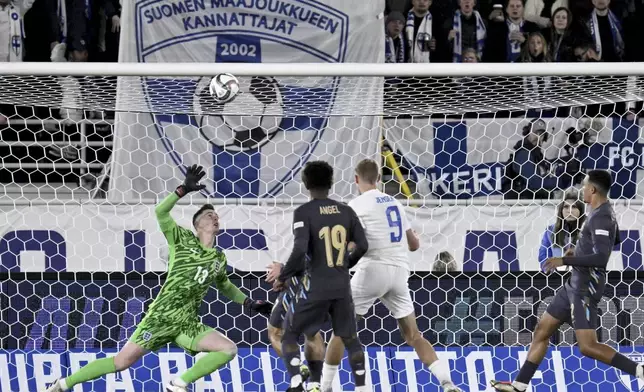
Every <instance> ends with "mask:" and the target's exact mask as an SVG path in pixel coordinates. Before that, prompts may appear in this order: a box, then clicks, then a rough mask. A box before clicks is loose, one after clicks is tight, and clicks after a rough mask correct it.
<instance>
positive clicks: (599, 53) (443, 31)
mask: <svg viewBox="0 0 644 392" xmlns="http://www.w3.org/2000/svg"><path fill="white" fill-rule="evenodd" d="M386 14H387V18H386V31H387V38H386V42H387V46H386V53H387V62H392V63H402V62H408V63H409V62H411V63H429V62H480V61H482V62H497V63H498V62H551V61H555V62H573V61H606V62H619V61H642V60H643V59H644V51H643V50H642V49H644V43H643V42H642V40H643V39H644V26H642V23H641V20H642V16H644V2H643V1H642V0H612V1H611V0H504V1H494V0H481V1H478V2H477V1H476V0H456V1H449V0H443V1H434V0H406V1H405V0H392V1H388V2H387V12H386Z"/></svg>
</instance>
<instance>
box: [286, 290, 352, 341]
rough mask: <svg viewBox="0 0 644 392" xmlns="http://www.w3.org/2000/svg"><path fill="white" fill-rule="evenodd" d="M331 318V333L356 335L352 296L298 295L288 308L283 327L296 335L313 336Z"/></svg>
mask: <svg viewBox="0 0 644 392" xmlns="http://www.w3.org/2000/svg"><path fill="white" fill-rule="evenodd" d="M329 317H330V318H331V326H332V327H333V333H334V334H335V335H336V336H339V337H342V338H353V337H356V336H357V335H358V333H357V328H358V327H357V324H356V314H355V307H354V306H353V298H352V297H351V295H350V294H349V295H347V296H346V297H344V298H337V299H325V300H314V299H310V298H303V297H299V298H298V300H297V301H296V302H295V304H294V306H292V307H290V308H289V309H288V312H287V314H286V320H285V324H284V327H285V328H288V330H289V331H291V332H294V333H295V334H296V335H301V334H304V335H306V336H313V335H315V334H316V333H317V332H318V331H320V330H321V329H322V327H323V326H324V324H325V322H326V321H327V320H328V318H329Z"/></svg>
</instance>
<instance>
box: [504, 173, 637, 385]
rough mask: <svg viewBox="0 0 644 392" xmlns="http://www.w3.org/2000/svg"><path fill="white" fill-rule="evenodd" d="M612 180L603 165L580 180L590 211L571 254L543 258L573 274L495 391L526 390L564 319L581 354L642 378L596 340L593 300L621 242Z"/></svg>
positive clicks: (633, 366) (548, 269)
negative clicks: (513, 372) (521, 359)
mask: <svg viewBox="0 0 644 392" xmlns="http://www.w3.org/2000/svg"><path fill="white" fill-rule="evenodd" d="M611 183H612V179H611V175H610V173H609V172H607V171H605V170H592V171H590V172H588V175H587V176H586V178H585V180H584V189H583V194H584V201H585V202H586V203H588V205H589V206H590V208H591V212H590V213H589V214H588V218H587V220H586V223H585V224H584V226H583V227H582V231H581V237H580V238H579V240H578V241H577V245H576V247H575V249H574V255H568V254H567V255H566V256H564V257H553V258H550V259H548V260H546V262H545V265H544V268H545V269H546V272H552V271H554V270H556V268H557V267H560V266H562V265H568V266H571V267H572V275H571V276H570V278H569V279H568V280H567V281H566V283H565V284H564V286H563V287H561V288H560V289H559V290H558V291H557V294H556V295H555V299H554V300H553V301H552V303H551V304H550V305H549V306H548V309H546V313H544V315H543V317H541V319H540V320H539V323H538V324H537V327H536V329H535V331H534V334H533V337H532V344H531V345H530V350H529V351H528V357H527V359H526V361H525V363H524V364H523V366H521V369H520V370H519V374H518V375H517V378H516V380H515V381H514V382H512V383H508V382H500V381H494V380H492V381H491V384H492V386H493V387H494V388H495V389H496V390H497V391H502V392H523V391H525V390H526V389H527V387H528V384H529V383H530V380H531V379H532V377H533V376H534V373H535V372H536V371H537V369H538V368H539V364H540V363H541V361H542V360H543V357H544V356H545V355H546V351H547V349H548V345H549V342H550V337H551V336H552V335H553V334H554V333H555V332H557V331H558V330H559V327H561V325H562V324H563V323H566V322H567V323H569V324H570V325H572V327H573V328H574V330H575V337H576V338H577V343H578V345H579V349H580V351H581V353H582V354H584V355H586V356H588V357H591V358H593V359H596V360H598V361H600V362H603V363H605V364H607V365H610V366H613V367H615V368H617V369H620V370H621V371H623V372H625V373H628V374H630V375H631V376H634V377H637V378H639V379H644V369H643V368H642V365H638V364H637V363H635V362H633V361H631V360H630V359H628V358H627V357H626V356H624V355H622V354H620V353H618V352H616V351H615V350H614V349H613V348H612V347H610V346H608V345H605V344H603V343H599V342H598V341H597V332H596V330H597V327H598V326H599V316H598V313H597V305H598V303H599V301H600V299H601V297H602V295H603V294H604V286H605V285H606V265H607V264H608V259H609V257H610V254H611V252H612V250H613V247H614V246H615V245H616V244H618V243H619V241H620V240H619V227H618V226H617V220H616V219H615V212H614V211H613V207H612V206H611V203H610V201H609V200H608V192H609V190H610V186H611Z"/></svg>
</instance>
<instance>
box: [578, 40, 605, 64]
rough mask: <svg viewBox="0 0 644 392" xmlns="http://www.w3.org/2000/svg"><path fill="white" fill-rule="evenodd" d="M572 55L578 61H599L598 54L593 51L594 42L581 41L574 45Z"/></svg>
mask: <svg viewBox="0 0 644 392" xmlns="http://www.w3.org/2000/svg"><path fill="white" fill-rule="evenodd" d="M574 55H575V58H576V59H577V61H580V62H594V61H601V58H600V57H599V54H597V52H596V51H595V48H594V44H592V43H589V42H581V43H579V44H578V45H576V46H575V50H574Z"/></svg>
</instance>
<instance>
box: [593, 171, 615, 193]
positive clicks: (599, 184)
mask: <svg viewBox="0 0 644 392" xmlns="http://www.w3.org/2000/svg"><path fill="white" fill-rule="evenodd" d="M588 182H590V183H591V184H593V186H595V188H597V190H598V191H599V193H601V194H602V196H607V195H608V192H609V191H610V185H611V184H612V183H613V178H612V176H611V175H610V172H609V171H608V170H591V171H589V172H588Z"/></svg>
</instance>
